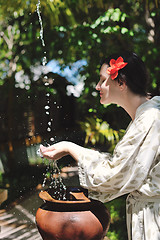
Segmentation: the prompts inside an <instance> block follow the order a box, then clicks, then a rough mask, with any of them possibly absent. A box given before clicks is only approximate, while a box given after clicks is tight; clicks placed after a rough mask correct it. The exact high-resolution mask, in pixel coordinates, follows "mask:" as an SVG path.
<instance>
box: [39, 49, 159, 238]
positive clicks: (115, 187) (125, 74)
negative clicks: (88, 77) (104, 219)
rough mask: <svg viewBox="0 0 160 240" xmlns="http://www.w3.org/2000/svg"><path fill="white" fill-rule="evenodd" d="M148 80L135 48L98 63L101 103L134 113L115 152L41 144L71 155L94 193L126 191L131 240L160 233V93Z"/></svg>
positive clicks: (103, 196) (110, 195)
mask: <svg viewBox="0 0 160 240" xmlns="http://www.w3.org/2000/svg"><path fill="white" fill-rule="evenodd" d="M146 86H147V74H146V69H145V66H144V64H143V62H142V61H141V59H140V58H139V57H138V56H137V55H136V54H135V53H124V54H122V55H119V54H117V55H114V56H112V57H111V58H109V59H108V60H107V61H106V62H104V63H103V64H102V67H101V69H100V81H99V82H98V84H97V86H96V90H97V91H99V92H100V102H101V104H109V103H114V104H118V105H120V106H121V107H122V108H124V109H125V111H126V112H127V113H128V114H129V115H130V117H131V119H132V121H131V123H130V125H129V127H128V128H127V130H126V133H125V135H124V137H123V138H122V140H121V141H120V142H119V143H118V144H117V146H116V147H115V150H114V153H113V155H110V154H108V153H100V152H98V151H94V150H90V149H86V148H83V147H81V146H78V145H76V144H74V143H71V142H65V141H64V142H59V143H56V144H54V145H52V146H50V147H47V148H46V147H43V146H42V147H41V149H40V151H41V153H42V155H43V156H44V157H46V158H48V159H52V160H58V159H60V158H61V157H63V156H65V155H67V154H69V155H71V156H72V157H73V158H74V159H75V160H76V161H77V163H78V166H79V179H80V184H81V186H82V187H84V188H87V189H88V190H89V196H90V197H92V198H94V199H98V200H101V201H103V202H107V201H110V200H112V199H114V198H117V197H119V196H121V195H124V194H127V193H129V195H128V198H127V228H128V238H129V240H131V239H132V240H142V239H143V240H151V239H154V240H158V239H160V161H159V160H160V97H158V96H157V97H153V98H152V99H149V97H148V96H147V93H146Z"/></svg>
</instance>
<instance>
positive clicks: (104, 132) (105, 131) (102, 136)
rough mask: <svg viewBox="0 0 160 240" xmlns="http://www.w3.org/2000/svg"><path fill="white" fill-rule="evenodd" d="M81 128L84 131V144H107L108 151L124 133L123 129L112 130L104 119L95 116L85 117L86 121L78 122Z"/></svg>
mask: <svg viewBox="0 0 160 240" xmlns="http://www.w3.org/2000/svg"><path fill="white" fill-rule="evenodd" d="M80 126H81V128H82V130H83V131H84V132H85V134H86V137H85V144H88V143H91V144H92V145H96V144H101V145H103V144H108V145H109V146H110V151H111V150H113V148H114V146H115V144H116V143H117V142H118V141H119V140H120V138H121V137H122V135H123V134H124V132H125V131H124V130H122V129H121V130H119V131H116V130H113V129H112V128H110V126H109V124H108V123H107V122H106V121H102V119H99V118H97V117H87V118H86V121H84V122H82V121H81V122H80Z"/></svg>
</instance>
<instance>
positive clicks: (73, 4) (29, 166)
mask: <svg viewBox="0 0 160 240" xmlns="http://www.w3.org/2000/svg"><path fill="white" fill-rule="evenodd" d="M38 8H39V11H40V17H41V18H42V24H41V23H40V21H39V16H38V14H37V9H38ZM42 26H43V28H42ZM159 26H160V2H159V1H158V0H152V1H147V0H138V1H136V0H132V1H131V0H126V1H121V2H120V1H119V0H114V1H113V0H112V1H111V0H107V1H105V0H86V1H85V0H65V1H63V0H41V1H38V0H23V1H21V0H7V1H3V0H0V49H1V51H0V133H1V134H0V186H1V187H2V188H8V189H9V193H10V194H9V200H8V201H12V200H13V199H15V198H16V197H18V196H20V195H23V193H24V192H26V191H28V190H30V189H31V188H34V187H35V186H36V185H37V184H38V183H40V182H41V181H43V172H44V169H45V164H44V163H43V162H42V160H41V159H39V158H38V157H37V155H36V151H37V149H38V148H39V144H40V143H43V144H45V143H49V144H52V143H54V142H57V141H59V140H70V141H74V142H75V143H78V144H81V145H84V146H88V147H94V148H99V149H100V150H103V151H109V152H112V151H113V149H114V146H115V144H116V143H117V141H118V140H119V139H120V138H121V137H122V135H123V134H124V130H123V129H125V128H126V127H127V125H128V123H129V121H130V118H129V116H128V115H127V114H126V113H125V112H124V110H123V109H121V108H120V107H118V106H115V105H109V106H101V105H100V103H99V96H98V94H97V92H96V91H95V86H96V83H97V81H98V79H99V76H98V74H99V68H100V60H101V59H102V58H104V57H107V56H108V55H110V54H112V53H113V52H117V51H123V50H131V51H135V52H136V53H137V54H138V55H139V56H140V57H142V59H143V60H144V62H145V64H146V66H147V69H148V72H149V75H150V83H149V85H148V91H149V92H151V93H152V95H159V93H160V80H159V71H160V65H159V53H160V28H159ZM41 38H43V39H41ZM42 40H43V41H44V42H42ZM65 161H66V160H65ZM66 162H67V163H68V164H73V161H72V159H70V158H67V161H66ZM59 164H60V165H61V166H63V165H65V164H66V163H64V161H60V163H59ZM124 199H125V197H123V199H122V198H121V199H118V200H115V201H112V203H110V204H109V205H108V207H109V208H110V210H111V216H112V223H113V224H112V227H111V228H110V229H111V230H110V232H109V233H108V236H109V237H110V239H111V240H115V239H123V240H124V239H126V235H124V234H125V233H124V232H125V231H124V230H123V228H125V225H124V222H125V207H124V206H125V204H124V202H125V201H124ZM122 200H123V201H122ZM117 224H118V225H117ZM117 226H119V227H117ZM122 226H123V227H122Z"/></svg>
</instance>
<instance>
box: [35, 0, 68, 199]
mask: <svg viewBox="0 0 160 240" xmlns="http://www.w3.org/2000/svg"><path fill="white" fill-rule="evenodd" d="M36 7H37V9H36V10H37V15H38V20H39V24H40V39H41V43H42V47H43V48H44V47H45V41H44V31H43V22H42V17H41V11H40V8H41V1H40V0H38V3H37V4H36ZM43 54H44V57H43V59H42V65H43V66H44V67H45V66H46V64H47V57H46V51H45V50H44V51H43ZM44 79H45V83H44V85H45V86H46V87H48V86H49V83H48V82H47V80H48V77H47V76H44ZM46 102H47V104H46V106H45V108H44V111H45V113H46V115H47V116H48V117H49V115H50V111H49V110H50V93H49V92H47V93H46ZM46 130H47V131H48V132H51V131H52V119H50V120H49V121H48V123H47V129H46ZM50 140H51V141H54V138H53V137H52V138H51V139H50ZM47 145H48V146H49V144H47ZM38 154H40V153H39V152H38ZM43 161H44V164H46V165H47V167H46V172H45V173H44V174H43V175H44V180H43V183H42V187H43V188H45V187H46V186H47V184H48V180H50V184H49V186H48V189H49V191H50V193H51V195H52V196H53V197H54V198H55V199H57V200H65V199H66V186H65V185H64V183H63V181H62V177H61V174H60V169H59V167H58V165H57V161H50V160H47V159H44V160H43Z"/></svg>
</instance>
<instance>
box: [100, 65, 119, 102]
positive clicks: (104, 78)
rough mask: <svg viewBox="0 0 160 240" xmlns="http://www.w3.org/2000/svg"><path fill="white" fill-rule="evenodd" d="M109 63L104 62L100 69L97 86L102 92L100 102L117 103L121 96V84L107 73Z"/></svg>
mask: <svg viewBox="0 0 160 240" xmlns="http://www.w3.org/2000/svg"><path fill="white" fill-rule="evenodd" d="M108 67H109V66H108V65H107V64H103V65H102V67H101V69H100V80H99V82H98V84H97V86H96V90H97V91H99V92H100V103H101V104H109V103H116V104H118V97H119V93H120V92H119V91H120V89H119V84H118V82H117V81H115V80H112V79H111V77H110V75H108V73H107V68H108Z"/></svg>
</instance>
